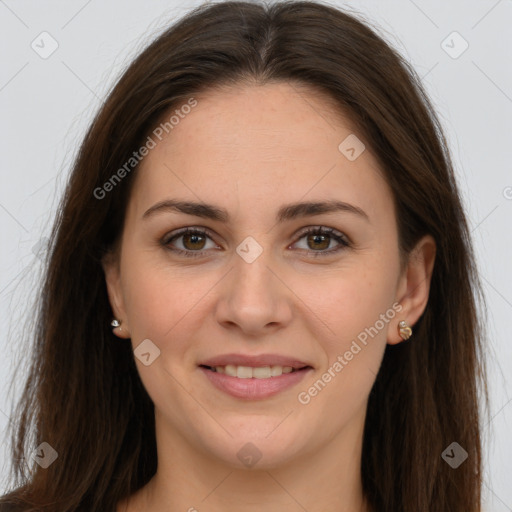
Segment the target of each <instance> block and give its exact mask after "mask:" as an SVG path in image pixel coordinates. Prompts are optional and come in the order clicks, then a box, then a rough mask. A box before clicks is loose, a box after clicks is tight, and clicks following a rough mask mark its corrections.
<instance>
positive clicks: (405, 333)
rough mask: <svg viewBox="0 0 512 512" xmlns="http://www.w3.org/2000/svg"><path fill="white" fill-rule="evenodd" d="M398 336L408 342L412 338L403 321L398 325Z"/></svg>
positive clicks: (408, 328)
mask: <svg viewBox="0 0 512 512" xmlns="http://www.w3.org/2000/svg"><path fill="white" fill-rule="evenodd" d="M398 334H400V338H402V339H403V340H408V339H409V338H410V337H411V336H412V329H411V328H410V327H409V325H408V324H407V322H406V321H405V320H402V321H401V322H399V323H398Z"/></svg>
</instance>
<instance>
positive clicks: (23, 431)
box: [3, 1, 487, 512]
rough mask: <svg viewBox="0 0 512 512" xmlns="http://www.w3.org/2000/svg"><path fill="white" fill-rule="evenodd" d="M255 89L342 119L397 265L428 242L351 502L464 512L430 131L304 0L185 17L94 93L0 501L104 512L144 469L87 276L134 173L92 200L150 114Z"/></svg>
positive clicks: (445, 219)
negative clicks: (50, 459)
mask: <svg viewBox="0 0 512 512" xmlns="http://www.w3.org/2000/svg"><path fill="white" fill-rule="evenodd" d="M270 81H274V82H275V81H285V82H288V83H296V84H298V85H300V84H303V85H304V84H305V85H307V86H310V87H313V88H315V89H316V90H318V91H322V92H323V93H326V95H327V97H329V98H332V100H333V101H334V102H335V103H336V104H337V105H339V106H340V107H341V108H342V109H343V110H344V112H346V113H347V114H348V115H349V117H350V119H351V121H352V122H354V123H355V125H356V126H357V128H358V130H359V133H361V135H362V137H363V138H364V140H365V141H366V142H367V143H368V144H369V145H370V147H371V148H372V150H373V152H374V154H375V155H376V156H377V158H378V161H379V164H380V166H381V168H382V171H383V173H384V175H385V177H386V179H387V181H388V183H389V185H390V187H391V189H392V191H393V196H394V200H395V204H396V212H397V223H398V232H399V240H400V250H401V254H402V255H407V254H408V252H409V251H410V250H411V249H412V248H413V247H414V244H415V243H416V242H417V241H418V240H419V238H420V237H421V236H423V235H424V234H427V233H428V234H431V235H432V236H433V237H434V239H435V241H436V244H437V255H436V263H435V267H434V272H433V276H432V282H431V289H430V297H429V301H428V304H427V307H426V310H425V312H424V314H423V315H422V317H421V318H420V320H419V321H418V322H417V324H416V325H415V328H414V337H413V339H411V340H410V341H409V342H406V343H400V344H398V345H396V346H390V345H388V346H387V347H386V351H385V355H384V360H383V362H382V366H381V368H380V371H379V373H378V375H377V378H376V381H375V384H374V386H373V388H372V391H371V393H370V396H369V402H368V410H367V419H366V424H365V429H364V442H363V453H362V475H361V477H362V482H363V489H364V493H365V496H366V498H367V500H368V502H369V503H370V504H371V506H372V508H373V509H374V510H375V511H379V512H400V511H404V512H405V511H407V512H410V511H412V510H414V511H415V512H431V511H436V512H437V511H439V512H441V511H443V512H444V511H448V510H449V511H451V512H477V511H479V510H480V500H481V483H482V472H481V471H482V468H481V464H482V461H481V439H480V427H479V412H478V401H479V399H480V397H481V395H480V391H482V392H483V395H482V396H484V397H485V398H486V399H487V388H486V384H485V380H484V370H483V368H484V363H483V358H482V355H483V354H482V339H483V337H482V334H481V333H482V325H481V321H480V319H479V318H480V314H479V308H478V305H479V300H478V299H479V298H481V288H480V285H479V282H478V278H477V274H476V269H475V265H474V256H473V252H472V248H471V243H470V237H469V232H468V227H467V224H466V220H465V215H464V211H463V208H462V206H461V200H460V197H459V193H458V190H457V187H456V183H455V178H454V172H453V169H452V163H451V161H450V156H449V151H448V149H447V143H446V140H445V137H444V135H443V131H442V129H441V126H440V123H439V121H438V119H437V117H436V115H435V113H434V110H433V108H432V105H431V104H430V102H429V100H428V98H427V97H426V95H425V92H424V90H423V88H422V86H421V84H420V81H419V79H418V77H417V75H416V73H415V72H414V70H413V69H412V68H411V67H410V66H409V65H408V63H407V62H406V61H404V59H403V58H401V57H400V56H399V55H398V54H397V53H396V52H395V51H394V50H392V49H391V48H390V47H389V46H388V44H386V43H385V42H384V40H383V39H382V38H381V37H380V36H378V35H377V33H376V32H375V31H374V30H373V29H371V28H370V27H369V25H368V23H365V22H363V21H360V20H359V19H358V18H357V17H356V16H354V15H349V14H347V13H345V12H343V11H341V10H339V9H337V8H334V7H331V6H329V5H327V4H323V3H319V2H309V1H298V2H297V1H295V2H293V1H289V2H281V3H275V4H272V5H269V6H266V5H264V4H263V3H261V4H260V3H257V2H252V1H251V2H223V3H218V4H210V5H203V6H201V7H198V8H196V9H195V10H193V11H192V12H190V13H189V14H188V15H186V16H184V17H183V18H182V19H181V20H179V21H178V22H177V23H176V24H175V25H173V26H172V27H170V28H169V29H168V30H167V31H165V32H164V33H163V34H162V35H160V36H159V37H158V38H157V39H156V40H155V41H154V42H153V43H152V44H150V45H149V46H148V47H147V49H146V50H144V51H143V52H142V53H141V54H140V55H139V56H138V57H137V58H136V59H135V61H134V62H133V63H132V64H131V65H130V66H129V67H128V69H127V70H126V71H125V72H124V74H123V76H122V77H121V78H120V80H119V81H118V82H117V84H116V85H115V87H114V88H113V90H112V91H111V92H110V94H109V95H108V97H107V99H106V101H105V103H104V105H103V106H102V107H101V109H100V111H99V112H98V114H97V115H96V117H95V119H94V121H93V123H92V125H91V126H90V128H89V130H88V132H87V134H86V136H85V139H84V141H83V143H82V145H81V148H80V151H79V153H78V156H77V158H76V161H75V163H74V166H73V169H72V172H71V175H70V177H69V182H68V184H67V188H66V191H65V194H64V197H63V200H62V204H61V207H60V209H59V213H58V216H57V220H56V223H55V226H54V229H53V232H52V236H51V240H50V251H49V254H48V259H47V267H46V273H45V279H44V282H43V287H42V291H41V295H40V300H39V310H38V315H37V327H36V330H35V334H34V335H33V338H32V346H31V348H30V353H31V363H30V364H31V367H30V371H29V376H28V379H27V381H26V385H25V388H24V392H23V395H22V397H21V400H20V402H19V403H18V404H17V407H15V408H13V416H12V418H13V421H12V423H11V430H12V466H13V471H12V485H13V487H12V489H13V490H12V491H11V492H10V493H9V494H8V495H6V496H5V497H4V499H3V501H4V502H5V503H18V504H20V505H21V508H20V509H21V510H27V511H28V510H45V511H58V512H71V511H84V512H85V511H87V512H96V511H101V512H105V511H107V512H110V511H113V510H114V509H115V507H116V504H117V503H118V502H119V501H120V500H121V499H123V498H125V497H127V496H129V495H131V494H133V493H134V492H135V491H136V490H138V489H139V488H140V487H142V486H144V485H145V484H146V483H147V482H148V481H149V480H150V479H151V478H152V476H153V475H154V473H155V471H156V467H157V457H156V441H155V425H154V406H153V404H152V402H151V399H150V397H149V396H148V394H147V393H146V391H145V389H144V387H143V385H142V383H141V380H140V378H139V375H138V373H137V368H136V365H135V362H134V357H133V353H132V351H131V348H130V345H129V344H128V345H127V344H123V343H119V342H118V339H117V338H116V337H115V336H114V335H113V334H112V331H111V328H110V320H111V318H112V311H111V308H110V305H109V302H108V298H107V293H106V286H105V280H104V273H103V270H102V266H101V259H102V257H103V256H104V255H105V254H106V252H107V251H108V250H109V249H110V248H112V246H113V244H115V242H116V241H117V240H118V239H119V235H120V232H121V229H122V226H123V219H124V213H125V208H126V205H127V201H128V199H129V192H130V184H131V183H133V177H134V175H135V173H136V172H137V167H136V166H134V168H133V170H131V171H130V172H127V173H125V174H126V175H125V176H124V175H123V179H122V180H119V181H118V182H117V181H116V183H115V184H114V185H112V186H111V187H110V188H109V191H108V193H105V194H103V193H101V194H99V193H98V192H97V193H96V194H95V190H96V191H97V190H98V187H100V188H101V187H103V185H104V184H105V183H106V182H108V181H109V179H111V177H112V176H113V174H115V173H116V171H117V170H118V169H119V168H121V167H122V166H123V165H125V164H126V162H127V161H129V159H130V157H131V156H132V154H133V152H134V150H136V149H137V148H139V147H141V145H142V144H143V142H144V141H145V140H146V138H147V136H148V134H149V133H151V130H152V129H153V128H154V127H155V125H156V123H157V121H158V120H159V119H161V117H162V115H163V114H164V113H165V112H169V111H170V109H172V108H176V107H178V106H180V105H182V104H185V103H187V102H188V101H189V100H190V98H191V97H193V95H195V94H198V93H200V92H201V91H207V90H208V89H210V88H212V87H216V86H219V85H223V84H244V83H250V84H254V83H255V84H265V83H268V82H270ZM125 169H126V168H125ZM100 195H101V196H102V197H98V196H100ZM486 403H487V401H486ZM31 436H32V437H31ZM454 441H455V442H457V443H458V444H459V445H460V446H461V447H462V448H463V449H464V450H465V451H466V452H467V454H468V457H467V459H466V460H465V461H464V462H463V463H462V464H461V465H460V466H459V467H458V468H457V469H454V468H452V467H451V466H450V465H449V464H448V463H446V462H445V460H443V458H442V456H441V455H442V453H443V451H444V450H445V449H446V448H447V447H448V446H449V445H450V444H451V443H452V442H454ZM42 442H47V443H48V444H49V445H50V446H51V447H53V448H54V449H55V450H56V452H57V453H58V460H57V461H56V463H54V464H51V465H50V466H49V467H48V468H46V469H43V468H42V467H40V466H39V465H38V464H34V463H32V464H31V461H30V460H27V459H28V457H27V454H29V453H31V452H32V451H33V450H34V448H35V447H36V446H38V445H39V444H40V443H42Z"/></svg>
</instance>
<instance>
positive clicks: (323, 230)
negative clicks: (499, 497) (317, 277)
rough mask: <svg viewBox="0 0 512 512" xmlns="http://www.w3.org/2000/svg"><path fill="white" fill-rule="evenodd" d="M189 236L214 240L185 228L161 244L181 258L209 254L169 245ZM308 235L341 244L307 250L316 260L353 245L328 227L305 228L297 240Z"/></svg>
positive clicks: (202, 231)
mask: <svg viewBox="0 0 512 512" xmlns="http://www.w3.org/2000/svg"><path fill="white" fill-rule="evenodd" d="M187 234H190V235H200V236H205V237H208V238H210V239H211V238H212V237H211V233H210V232H209V231H208V230H205V229H199V228H184V229H181V230H179V231H178V232H174V233H172V236H169V235H170V234H167V235H165V236H164V237H163V238H162V240H161V241H160V243H161V244H162V245H163V246H164V247H165V248H166V249H168V250H169V251H172V252H174V253H175V254H178V255H180V256H185V257H187V258H197V257H200V256H203V255H204V253H205V252H207V250H206V251H204V250H199V251H191V250H188V251H185V250H183V249H177V248H174V247H170V246H169V244H170V243H171V242H172V241H174V240H176V239H178V238H180V237H182V236H184V235H187ZM307 235H328V236H330V237H331V238H333V239H334V240H335V241H336V242H338V243H339V245H338V246H337V247H336V248H335V249H329V250H323V251H313V250H306V252H307V253H308V254H310V255H311V256H313V257H315V258H316V257H318V256H329V255H332V254H334V253H338V252H339V251H341V250H343V249H346V248H349V247H351V243H350V242H349V240H348V239H347V237H346V236H344V235H343V234H342V233H340V232H339V231H336V230H334V229H333V228H327V227H324V226H315V227H312V228H311V227H309V228H305V229H304V230H302V231H300V232H299V233H298V234H297V236H298V237H299V238H298V239H297V241H298V240H300V239H302V238H304V237H305V236H307ZM294 243H295V242H294ZM303 250H305V249H303Z"/></svg>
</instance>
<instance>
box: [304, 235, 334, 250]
mask: <svg viewBox="0 0 512 512" xmlns="http://www.w3.org/2000/svg"><path fill="white" fill-rule="evenodd" d="M330 238H331V237H330V236H329V235H309V236H308V247H309V248H310V249H313V250H322V249H327V248H328V247H329V243H330V241H331V240H330Z"/></svg>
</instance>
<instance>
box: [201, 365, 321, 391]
mask: <svg viewBox="0 0 512 512" xmlns="http://www.w3.org/2000/svg"><path fill="white" fill-rule="evenodd" d="M227 364H230V363H227ZM208 366H213V365H208ZM217 366H223V365H222V364H218V365H217ZM247 366H249V365H247ZM283 366H291V365H283ZM199 370H201V372H202V373H203V374H204V375H205V376H206V378H207V379H208V380H209V381H210V382H211V384H213V385H214V386H215V387H216V388H217V389H219V390H221V391H224V392H225V393H227V394H228V395H231V396H233V397H235V398H242V399H245V400H262V399H265V398H269V397H271V396H274V395H277V394H278V393H281V392H282V391H285V390H286V389H289V388H291V387H293V386H295V385H296V384H298V383H299V382H300V381H301V380H302V379H303V378H304V377H305V376H306V374H308V373H309V372H311V371H313V368H312V367H311V366H308V367H307V368H304V369H302V370H297V371H294V372H291V373H283V374H282V375H279V376H278V377H269V378H268V379H255V378H251V379H240V378H238V377H231V376H229V375H226V374H225V373H217V372H214V371H212V370H209V369H208V368H205V367H203V366H199Z"/></svg>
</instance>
